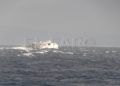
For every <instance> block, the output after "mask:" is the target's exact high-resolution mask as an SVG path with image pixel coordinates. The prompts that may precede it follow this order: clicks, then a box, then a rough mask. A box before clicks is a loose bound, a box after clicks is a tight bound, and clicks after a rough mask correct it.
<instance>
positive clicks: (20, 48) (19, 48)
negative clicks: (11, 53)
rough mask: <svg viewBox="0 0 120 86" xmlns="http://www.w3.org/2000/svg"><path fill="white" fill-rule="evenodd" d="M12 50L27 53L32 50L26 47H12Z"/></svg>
mask: <svg viewBox="0 0 120 86" xmlns="http://www.w3.org/2000/svg"><path fill="white" fill-rule="evenodd" d="M11 49H16V50H25V51H29V50H32V49H31V48H26V47H12V48H11Z"/></svg>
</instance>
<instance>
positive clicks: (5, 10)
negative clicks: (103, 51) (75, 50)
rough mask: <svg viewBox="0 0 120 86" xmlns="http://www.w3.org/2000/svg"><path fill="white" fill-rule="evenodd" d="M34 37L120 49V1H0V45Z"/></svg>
mask: <svg viewBox="0 0 120 86" xmlns="http://www.w3.org/2000/svg"><path fill="white" fill-rule="evenodd" d="M35 37H39V39H41V40H46V39H66V38H69V39H74V38H80V37H83V38H86V39H94V40H95V41H96V43H97V44H96V45H97V46H115V47H120V38H119V37H120V0H0V45H2V44H20V43H23V40H24V38H28V39H29V38H35Z"/></svg>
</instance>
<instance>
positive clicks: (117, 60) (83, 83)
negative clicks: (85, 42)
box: [0, 46, 120, 86]
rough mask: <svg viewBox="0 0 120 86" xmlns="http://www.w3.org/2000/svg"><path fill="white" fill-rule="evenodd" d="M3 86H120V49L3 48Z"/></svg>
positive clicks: (0, 73) (0, 60)
mask: <svg viewBox="0 0 120 86" xmlns="http://www.w3.org/2000/svg"><path fill="white" fill-rule="evenodd" d="M0 86H120V48H113V47H112V48H110V47H61V48H60V49H49V50H48V49H44V50H32V51H25V50H21V49H15V48H13V47H5V46H4V47H2V46H1V47H0Z"/></svg>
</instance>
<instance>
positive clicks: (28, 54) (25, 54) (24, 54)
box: [22, 53, 34, 56]
mask: <svg viewBox="0 0 120 86" xmlns="http://www.w3.org/2000/svg"><path fill="white" fill-rule="evenodd" d="M22 55H23V56H34V55H33V54H32V53H23V54H22Z"/></svg>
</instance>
